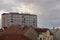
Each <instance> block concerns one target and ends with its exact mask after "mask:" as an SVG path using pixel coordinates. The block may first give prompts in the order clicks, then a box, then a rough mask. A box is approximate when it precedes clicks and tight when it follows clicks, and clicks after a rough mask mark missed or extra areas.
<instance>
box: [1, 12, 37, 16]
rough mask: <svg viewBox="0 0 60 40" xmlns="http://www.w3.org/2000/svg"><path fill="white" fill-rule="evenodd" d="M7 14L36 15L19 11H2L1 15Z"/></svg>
mask: <svg viewBox="0 0 60 40" xmlns="http://www.w3.org/2000/svg"><path fill="white" fill-rule="evenodd" d="M7 14H16V15H31V16H37V15H35V14H29V13H19V12H9V13H3V14H2V15H7Z"/></svg>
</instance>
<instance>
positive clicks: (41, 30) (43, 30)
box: [35, 28, 49, 33]
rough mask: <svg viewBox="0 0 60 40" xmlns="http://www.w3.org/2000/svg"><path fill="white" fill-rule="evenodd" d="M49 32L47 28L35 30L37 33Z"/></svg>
mask: <svg viewBox="0 0 60 40" xmlns="http://www.w3.org/2000/svg"><path fill="white" fill-rule="evenodd" d="M47 30H49V29H47V28H35V31H36V32H37V33H40V32H46V31H47Z"/></svg>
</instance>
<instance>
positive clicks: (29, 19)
mask: <svg viewBox="0 0 60 40" xmlns="http://www.w3.org/2000/svg"><path fill="white" fill-rule="evenodd" d="M11 25H21V26H22V27H24V26H28V27H29V26H32V27H34V28H36V27H37V15H35V14H28V13H17V12H10V13H3V14H2V27H9V26H11Z"/></svg>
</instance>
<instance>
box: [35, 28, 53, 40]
mask: <svg viewBox="0 0 60 40" xmlns="http://www.w3.org/2000/svg"><path fill="white" fill-rule="evenodd" d="M35 30H36V31H37V33H38V34H39V35H38V38H37V39H38V40H53V34H52V33H51V32H50V30H49V29H47V28H35Z"/></svg>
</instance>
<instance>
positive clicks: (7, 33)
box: [1, 25, 38, 40]
mask: <svg viewBox="0 0 60 40" xmlns="http://www.w3.org/2000/svg"><path fill="white" fill-rule="evenodd" d="M37 35H38V33H37V32H36V31H35V30H34V29H33V28H32V27H27V26H25V27H21V26H20V25H17V26H16V25H15V26H14V25H13V26H11V27H9V28H7V29H5V30H4V31H3V33H2V36H1V39H2V40H37Z"/></svg>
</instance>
